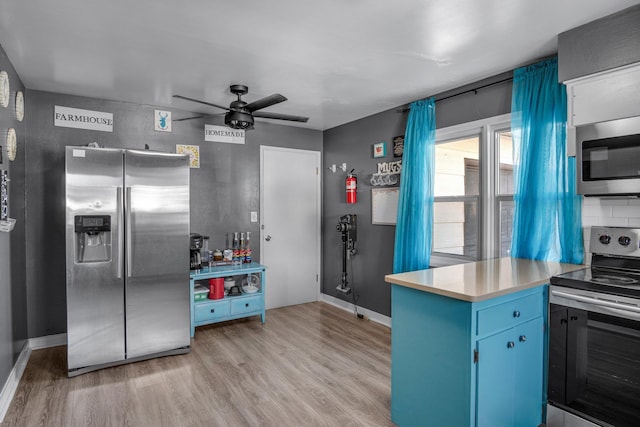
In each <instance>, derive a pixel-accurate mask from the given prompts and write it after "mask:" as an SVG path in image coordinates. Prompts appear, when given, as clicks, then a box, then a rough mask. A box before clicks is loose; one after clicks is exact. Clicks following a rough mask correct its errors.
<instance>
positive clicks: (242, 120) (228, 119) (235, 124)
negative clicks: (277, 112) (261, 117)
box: [224, 111, 253, 129]
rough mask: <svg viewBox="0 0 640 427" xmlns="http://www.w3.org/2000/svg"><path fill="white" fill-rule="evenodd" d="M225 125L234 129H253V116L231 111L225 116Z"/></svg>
mask: <svg viewBox="0 0 640 427" xmlns="http://www.w3.org/2000/svg"><path fill="white" fill-rule="evenodd" d="M224 124H225V125H227V126H229V127H230V128H232V129H253V116H252V115H251V114H247V113H243V112H241V111H229V112H228V113H227V114H225V115H224Z"/></svg>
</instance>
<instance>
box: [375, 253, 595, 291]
mask: <svg viewBox="0 0 640 427" xmlns="http://www.w3.org/2000/svg"><path fill="white" fill-rule="evenodd" d="M585 267H586V266H585V265H578V264H561V263H559V262H552V261H532V260H530V259H520V258H509V257H507V258H496V259H490V260H486V261H478V262H470V263H467V264H456V265H450V266H447V267H439V268H430V269H427V270H418V271H410V272H407V273H398V274H388V275H386V276H384V280H385V282H389V283H393V284H396V285H401V286H406V287H409V288H413V289H417V290H419V291H424V292H431V293H434V294H439V295H444V296H447V297H451V298H456V299H459V300H463V301H482V300H486V299H489V298H494V297H497V296H501V295H506V294H510V293H512V292H518V291H521V290H524V289H527V288H533V287H535V286H539V285H542V284H545V283H549V278H550V277H551V276H555V275H558V274H561V273H566V272H569V271H574V270H579V269H581V268H585Z"/></svg>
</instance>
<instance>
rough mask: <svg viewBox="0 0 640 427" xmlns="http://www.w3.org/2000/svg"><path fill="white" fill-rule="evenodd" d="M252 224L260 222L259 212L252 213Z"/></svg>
mask: <svg viewBox="0 0 640 427" xmlns="http://www.w3.org/2000/svg"><path fill="white" fill-rule="evenodd" d="M251 222H258V212H256V211H251Z"/></svg>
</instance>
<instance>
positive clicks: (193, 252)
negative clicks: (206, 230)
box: [189, 233, 204, 270]
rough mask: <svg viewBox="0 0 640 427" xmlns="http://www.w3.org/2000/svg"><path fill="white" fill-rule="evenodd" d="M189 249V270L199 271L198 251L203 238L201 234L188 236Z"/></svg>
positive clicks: (200, 259) (200, 261)
mask: <svg viewBox="0 0 640 427" xmlns="http://www.w3.org/2000/svg"><path fill="white" fill-rule="evenodd" d="M189 237H190V239H189V240H190V241H191V244H190V248H189V252H190V255H189V259H190V260H191V261H190V268H191V270H199V269H200V268H202V257H201V256H200V251H201V250H202V244H203V242H204V238H203V237H202V235H201V234H198V233H191V234H190V236H189Z"/></svg>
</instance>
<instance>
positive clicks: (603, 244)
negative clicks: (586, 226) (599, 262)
mask: <svg viewBox="0 0 640 427" xmlns="http://www.w3.org/2000/svg"><path fill="white" fill-rule="evenodd" d="M589 245H590V247H589V251H590V252H591V253H594V254H603V255H623V256H635V257H640V229H639V228H627V227H592V228H591V240H590V242H589Z"/></svg>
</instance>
